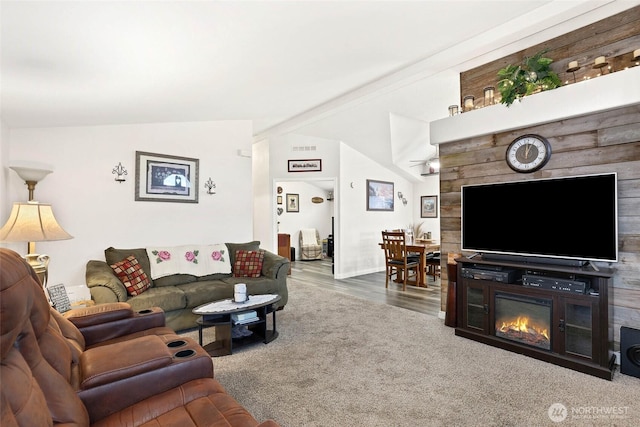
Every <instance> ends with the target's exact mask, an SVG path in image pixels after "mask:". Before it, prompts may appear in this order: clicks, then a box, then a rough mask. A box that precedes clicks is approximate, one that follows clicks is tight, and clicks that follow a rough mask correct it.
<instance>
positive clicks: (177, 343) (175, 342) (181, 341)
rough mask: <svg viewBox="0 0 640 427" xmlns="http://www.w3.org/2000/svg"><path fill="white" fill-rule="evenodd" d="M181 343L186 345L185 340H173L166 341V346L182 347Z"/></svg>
mask: <svg viewBox="0 0 640 427" xmlns="http://www.w3.org/2000/svg"><path fill="white" fill-rule="evenodd" d="M183 345H187V342H186V341H185V340H175V341H171V342H168V343H167V347H169V348H177V347H182V346H183Z"/></svg>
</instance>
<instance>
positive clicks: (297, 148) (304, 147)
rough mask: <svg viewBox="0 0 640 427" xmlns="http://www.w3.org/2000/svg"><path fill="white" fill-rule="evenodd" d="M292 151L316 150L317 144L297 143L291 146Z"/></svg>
mask: <svg viewBox="0 0 640 427" xmlns="http://www.w3.org/2000/svg"><path fill="white" fill-rule="evenodd" d="M291 151H296V152H301V151H302V152H304V151H316V146H315V145H295V146H293V147H291Z"/></svg>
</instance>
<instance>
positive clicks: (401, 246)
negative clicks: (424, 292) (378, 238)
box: [382, 231, 420, 291]
mask: <svg viewBox="0 0 640 427" xmlns="http://www.w3.org/2000/svg"><path fill="white" fill-rule="evenodd" d="M382 246H383V249H384V257H385V265H386V271H385V276H386V277H385V284H384V287H385V288H388V287H389V279H390V278H391V277H392V276H393V275H394V274H395V275H396V280H398V279H399V278H400V277H402V290H403V291H406V290H407V280H408V279H409V275H410V272H411V271H413V272H414V277H415V281H416V283H419V276H418V274H419V269H420V260H419V258H418V257H415V256H409V254H408V253H407V246H406V241H405V234H404V232H403V231H383V232H382ZM400 274H402V276H400Z"/></svg>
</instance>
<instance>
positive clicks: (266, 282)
mask: <svg viewBox="0 0 640 427" xmlns="http://www.w3.org/2000/svg"><path fill="white" fill-rule="evenodd" d="M222 281H223V282H224V283H226V284H227V285H229V286H230V292H229V295H227V296H225V297H223V298H233V286H234V285H236V284H238V283H245V284H246V285H247V295H262V294H278V293H279V292H280V289H278V283H277V282H276V281H275V280H272V279H268V278H266V277H264V276H260V277H229V278H227V279H222Z"/></svg>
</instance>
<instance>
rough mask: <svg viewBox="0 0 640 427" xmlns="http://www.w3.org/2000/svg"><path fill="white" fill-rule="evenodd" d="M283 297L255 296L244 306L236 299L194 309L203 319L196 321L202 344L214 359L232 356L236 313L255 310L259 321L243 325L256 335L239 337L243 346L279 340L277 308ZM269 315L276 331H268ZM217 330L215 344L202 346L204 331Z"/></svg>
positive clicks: (215, 302) (211, 303)
mask: <svg viewBox="0 0 640 427" xmlns="http://www.w3.org/2000/svg"><path fill="white" fill-rule="evenodd" d="M280 299H281V298H280V295H275V294H267V295H251V296H249V300H248V301H246V302H243V303H236V302H234V301H233V299H224V300H220V301H213V302H209V303H206V304H202V305H200V306H198V307H196V308H194V309H193V310H192V312H193V313H194V314H197V315H199V316H200V317H199V318H198V319H197V320H196V323H197V324H198V339H199V343H200V345H202V346H203V347H204V349H205V350H206V351H207V352H208V353H209V354H210V355H211V356H226V355H229V354H231V353H232V350H233V339H232V337H231V328H232V327H233V326H235V324H236V323H234V321H233V319H232V314H238V313H243V312H245V311H251V310H255V311H256V313H257V315H258V317H257V319H256V320H253V321H250V322H248V323H239V324H243V325H245V326H247V327H251V331H252V332H253V334H251V336H248V337H243V338H238V341H239V342H241V343H243V344H244V343H249V342H256V341H262V342H263V343H264V344H268V343H270V342H271V341H273V340H275V339H276V338H277V337H278V331H277V330H276V309H275V303H277V302H278V301H280ZM269 313H271V315H272V322H271V323H272V327H273V329H267V318H268V315H269ZM210 326H215V327H216V338H215V341H213V342H211V343H208V344H207V345H203V344H202V330H203V329H204V328H206V327H210Z"/></svg>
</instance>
